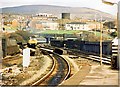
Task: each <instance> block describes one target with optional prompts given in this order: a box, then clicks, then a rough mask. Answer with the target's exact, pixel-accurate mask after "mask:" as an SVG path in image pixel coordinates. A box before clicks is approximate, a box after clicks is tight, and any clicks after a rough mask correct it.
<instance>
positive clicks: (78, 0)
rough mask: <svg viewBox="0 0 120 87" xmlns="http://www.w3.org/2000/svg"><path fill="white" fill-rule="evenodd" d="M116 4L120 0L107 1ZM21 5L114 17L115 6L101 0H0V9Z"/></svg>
mask: <svg viewBox="0 0 120 87" xmlns="http://www.w3.org/2000/svg"><path fill="white" fill-rule="evenodd" d="M107 1H110V2H115V3H117V2H118V1H120V0H107ZM21 5H57V6H69V7H88V8H93V9H96V10H100V11H103V12H106V13H110V14H112V15H116V12H117V5H116V4H115V5H113V6H111V5H106V4H104V3H102V0H0V8H3V7H14V6H21Z"/></svg>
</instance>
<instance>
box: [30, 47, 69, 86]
mask: <svg viewBox="0 0 120 87" xmlns="http://www.w3.org/2000/svg"><path fill="white" fill-rule="evenodd" d="M42 50H44V51H46V52H48V50H46V49H42ZM48 53H49V52H48ZM50 53H51V54H48V55H49V56H50V57H51V58H53V60H54V63H53V67H52V69H51V70H50V72H49V73H48V74H46V75H45V76H44V77H43V78H41V79H39V80H38V81H36V82H35V83H33V84H32V85H33V86H35V85H48V86H57V85H59V84H60V83H61V82H62V81H64V80H66V79H67V78H68V77H69V75H70V65H69V62H68V61H67V60H66V59H64V58H63V57H62V56H60V55H58V54H56V53H54V52H50Z"/></svg>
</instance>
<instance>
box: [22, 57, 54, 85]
mask: <svg viewBox="0 0 120 87" xmlns="http://www.w3.org/2000/svg"><path fill="white" fill-rule="evenodd" d="M51 62H52V60H51V59H50V58H49V57H48V56H44V63H43V66H42V67H41V68H40V70H39V71H37V72H36V74H35V75H33V76H32V77H31V78H30V79H27V80H25V81H24V82H22V83H21V84H20V85H28V84H30V83H32V82H34V81H35V80H37V79H39V78H40V77H42V75H43V74H45V73H46V70H47V69H48V68H49V67H50V65H51Z"/></svg>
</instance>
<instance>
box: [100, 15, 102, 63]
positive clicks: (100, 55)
mask: <svg viewBox="0 0 120 87" xmlns="http://www.w3.org/2000/svg"><path fill="white" fill-rule="evenodd" d="M100 65H102V16H101V19H100Z"/></svg>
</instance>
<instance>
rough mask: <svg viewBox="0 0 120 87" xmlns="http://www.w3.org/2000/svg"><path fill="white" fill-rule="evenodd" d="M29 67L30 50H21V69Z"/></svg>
mask: <svg viewBox="0 0 120 87" xmlns="http://www.w3.org/2000/svg"><path fill="white" fill-rule="evenodd" d="M29 65H30V48H26V49H24V50H23V67H28V66H29Z"/></svg>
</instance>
